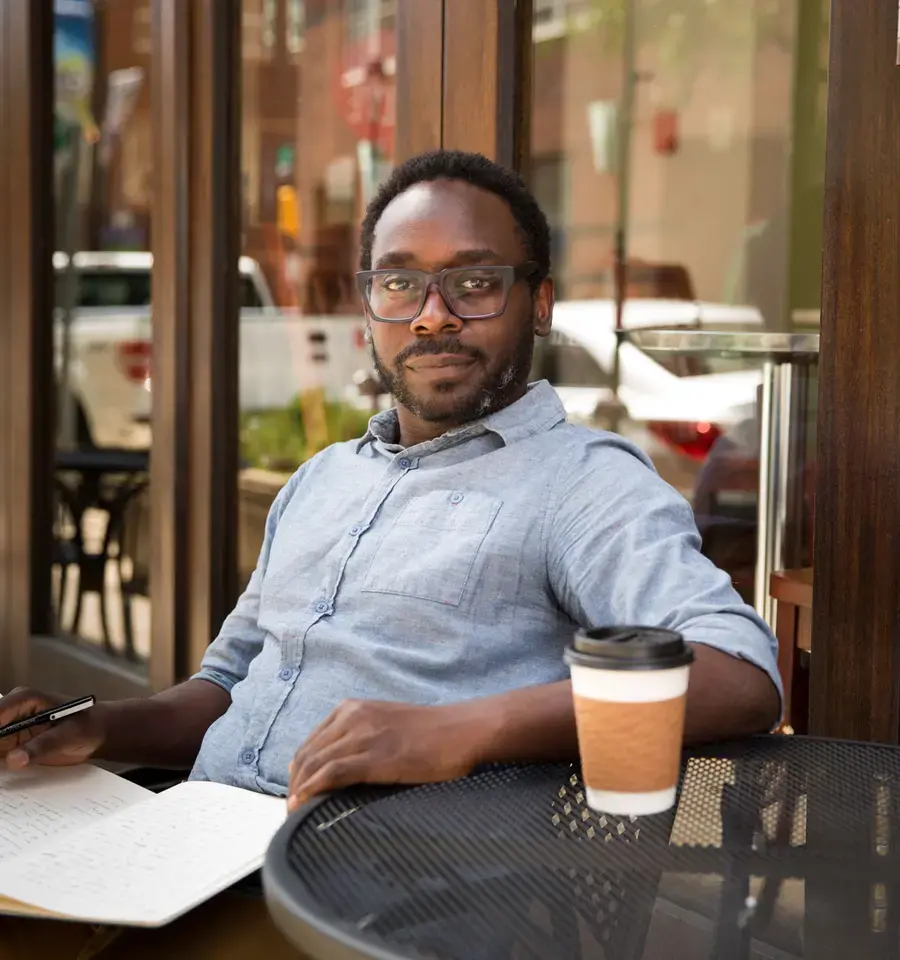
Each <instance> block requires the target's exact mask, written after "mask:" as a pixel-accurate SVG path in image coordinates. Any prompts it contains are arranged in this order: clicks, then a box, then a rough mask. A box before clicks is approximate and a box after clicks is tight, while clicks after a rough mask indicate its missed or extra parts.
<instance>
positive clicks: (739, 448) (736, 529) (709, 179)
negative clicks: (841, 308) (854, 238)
mask: <svg viewBox="0 0 900 960" xmlns="http://www.w3.org/2000/svg"><path fill="white" fill-rule="evenodd" d="M828 7H829V5H828V3H827V2H826V0H802V2H800V0H769V2H766V3H759V2H757V0H726V2H723V0H701V2H694V0H593V2H590V3H578V2H570V0H538V2H536V4H535V14H534V30H533V54H534V69H533V78H534V88H533V95H532V104H533V107H532V117H531V158H530V162H529V164H528V169H529V176H530V182H531V187H532V189H533V191H534V193H535V195H536V196H537V198H538V200H539V202H540V203H541V205H542V206H543V208H544V210H545V211H546V212H547V215H548V217H549V220H550V225H551V229H552V238H553V261H554V275H555V277H556V280H557V308H556V314H555V324H556V328H557V330H559V331H560V332H562V333H563V334H564V335H565V337H566V338H567V340H568V341H571V342H572V343H575V344H577V349H578V351H579V353H578V354H576V355H577V356H578V357H580V358H581V359H580V360H577V361H576V360H573V358H572V356H571V355H569V356H567V357H566V360H567V363H562V362H560V361H561V357H562V355H561V354H560V348H559V347H558V346H557V345H555V344H553V343H552V342H551V343H550V344H547V345H544V347H543V348H542V349H541V350H540V351H539V354H538V364H537V372H539V373H541V375H544V376H547V377H548V378H549V379H551V382H553V383H555V384H556V385H557V386H558V388H559V392H560V394H561V396H562V398H563V401H564V403H565V404H566V406H567V409H568V410H569V414H570V417H572V418H577V419H580V420H585V419H587V420H588V421H589V422H591V423H593V424H594V425H596V426H598V427H604V428H612V429H616V430H618V431H619V432H621V433H622V434H623V435H625V436H626V437H628V438H629V439H631V440H633V441H634V442H635V443H636V444H638V446H640V447H641V448H642V449H644V450H645V451H646V452H647V453H649V454H650V456H651V457H652V459H653V460H654V463H655V464H656V466H657V469H658V470H659V471H660V473H661V474H662V476H663V477H664V479H666V480H667V481H669V482H670V483H672V484H673V485H674V486H675V487H676V488H677V489H678V490H680V491H681V492H682V493H683V494H684V495H685V497H687V498H688V499H689V500H690V501H691V502H692V503H693V505H694V507H695V513H696V516H697V520H698V525H699V526H700V529H701V533H702V534H703V537H704V550H705V551H706V552H707V553H708V554H709V555H710V557H711V558H712V559H713V560H714V561H715V562H717V563H718V564H720V565H721V566H722V567H723V568H724V569H726V570H727V571H728V572H729V573H730V574H731V575H732V579H733V580H734V582H735V584H736V586H737V587H738V589H739V590H740V592H741V593H742V594H743V595H744V596H745V597H746V598H747V599H748V600H750V601H755V600H756V601H758V599H759V596H758V589H756V587H755V583H756V578H757V556H756V551H757V536H758V534H759V523H758V517H757V502H758V499H759V497H758V493H759V484H760V472H759V465H760V434H761V427H760V409H759V405H758V400H759V397H760V396H761V391H762V385H763V369H762V364H761V362H760V361H759V360H754V359H752V358H747V357H746V356H741V355H739V354H735V353H733V352H729V351H707V352H703V353H691V352H681V353H662V352H659V351H649V352H648V351H647V350H644V349H642V348H641V347H640V346H636V345H635V344H634V343H631V342H629V340H628V331H634V330H638V329H641V328H647V327H653V328H664V329H665V328H676V329H698V328H699V329H731V330H737V329H750V330H756V331H763V330H766V329H775V330H787V329H791V328H798V329H815V327H816V325H817V323H818V308H819V273H820V266H821V224H822V183H823V174H824V153H825V152H824V130H825V84H826V69H827V38H828ZM620 263H621V264H622V265H623V266H624V267H625V268H626V269H625V270H623V271H622V273H620V274H619V276H624V277H625V278H626V280H625V284H624V286H622V287H621V289H619V288H618V286H617V265H618V264H620ZM619 298H621V302H622V307H621V319H622V324H623V328H624V330H625V335H624V337H622V338H621V341H622V342H621V346H620V347H618V348H617V343H618V342H619V338H617V336H616V323H617V318H618V301H619ZM567 349H568V350H569V351H571V350H572V348H571V347H569V348H567ZM585 354H588V355H589V356H590V360H591V363H592V365H593V369H594V373H595V376H594V377H593V382H591V383H590V389H592V390H593V395H592V396H591V397H588V394H587V392H586V391H587V390H588V388H589V385H588V381H589V380H590V377H589V375H588V372H587V368H586V366H585V364H584V363H583V362H582V361H583V359H584V355H585ZM617 355H618V362H616V357H617ZM596 370H599V371H600V372H601V373H602V377H600V376H596ZM616 375H618V380H616ZM815 379H816V376H815V368H814V367H813V369H812V371H811V372H810V373H809V375H808V376H807V375H806V373H803V374H802V375H801V374H798V376H797V377H796V378H795V380H794V387H793V395H792V401H791V405H790V409H788V408H785V411H784V422H783V423H782V424H781V426H780V429H784V428H785V427H788V426H789V428H790V430H791V435H792V437H794V438H796V443H793V445H792V447H791V449H792V451H793V452H792V460H791V461H790V463H788V464H787V466H786V470H787V472H788V475H789V480H788V487H789V489H790V490H791V491H792V494H791V503H792V506H791V518H790V519H789V520H788V524H787V527H786V531H785V535H784V543H785V548H784V551H783V552H782V559H783V560H784V562H786V563H787V562H789V563H790V564H792V565H796V566H804V565H808V564H809V563H811V536H810V531H811V529H812V519H811V518H812V490H813V484H812V482H811V480H810V477H811V476H812V473H813V472H814V463H813V462H812V457H813V455H814V449H815V443H814V437H815V394H814V389H815ZM575 380H579V381H582V382H580V383H578V384H577V386H579V387H580V388H581V389H579V390H577V391H575V390H573V389H571V388H572V387H573V386H575V385H576V384H575V383H574V381H575ZM610 392H614V395H615V394H617V395H618V401H617V402H615V403H609V402H607V401H608V399H609V394H610ZM595 401H596V402H595Z"/></svg>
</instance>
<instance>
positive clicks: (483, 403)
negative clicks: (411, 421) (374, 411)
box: [370, 319, 534, 427]
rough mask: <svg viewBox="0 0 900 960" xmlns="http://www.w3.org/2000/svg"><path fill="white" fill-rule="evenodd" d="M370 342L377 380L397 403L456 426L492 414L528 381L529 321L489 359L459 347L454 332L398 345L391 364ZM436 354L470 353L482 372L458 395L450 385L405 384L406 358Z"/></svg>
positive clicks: (421, 416)
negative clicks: (420, 386)
mask: <svg viewBox="0 0 900 960" xmlns="http://www.w3.org/2000/svg"><path fill="white" fill-rule="evenodd" d="M370 347H371V350H372V362H373V364H374V366H375V372H376V373H377V375H378V379H379V380H380V381H381V385H382V387H383V388H384V390H385V391H387V392H388V393H390V394H391V396H392V397H393V398H394V400H395V401H396V402H397V403H398V404H400V405H401V406H403V407H405V408H406V409H407V410H409V412H410V413H412V414H413V415H414V416H416V417H418V418H419V419H420V420H424V421H426V422H428V423H441V424H446V425H447V426H448V427H456V426H462V425H463V424H465V423H471V422H472V421H474V420H480V419H481V418H482V417H486V416H489V415H490V414H492V413H496V411H498V410H502V409H503V407H506V406H508V405H509V404H510V403H511V402H512V401H513V400H516V399H518V397H519V396H520V395H521V393H522V389H523V388H524V387H525V385H526V384H527V383H528V374H529V372H530V370H531V364H532V360H533V357H534V320H533V319H529V321H528V323H526V324H524V325H523V329H522V334H521V336H520V337H519V339H518V341H517V342H516V343H515V344H514V345H513V347H512V349H511V350H510V351H509V352H508V353H507V354H505V355H504V356H502V357H496V358H495V359H494V360H491V358H490V357H488V356H487V354H486V353H485V352H484V351H483V350H479V349H478V348H477V347H470V346H464V345H463V344H462V343H461V341H460V339H459V337H457V336H447V337H440V338H438V339H436V340H419V341H416V342H415V343H412V344H410V345H409V346H408V347H406V348H405V349H404V350H401V351H400V353H398V354H397V356H396V357H394V361H393V363H392V364H391V365H390V367H389V366H388V365H387V364H386V363H385V362H384V361H383V360H382V359H381V357H380V356H379V355H378V351H377V350H376V349H375V344H374V343H370ZM439 353H461V354H465V355H466V356H468V357H471V358H472V359H473V360H474V361H475V364H476V367H478V368H480V369H481V371H482V375H481V377H480V382H475V383H473V384H472V385H471V386H469V387H467V388H466V389H465V392H464V393H462V394H461V395H457V396H450V394H451V392H452V391H453V390H454V389H455V385H454V384H441V383H436V384H434V387H433V391H432V393H431V394H430V395H429V394H425V393H423V391H416V390H414V389H413V388H412V387H410V385H409V381H408V380H407V375H406V363H407V361H408V360H411V359H412V358H413V357H423V356H429V355H435V354H439ZM442 394H444V396H441V395H442Z"/></svg>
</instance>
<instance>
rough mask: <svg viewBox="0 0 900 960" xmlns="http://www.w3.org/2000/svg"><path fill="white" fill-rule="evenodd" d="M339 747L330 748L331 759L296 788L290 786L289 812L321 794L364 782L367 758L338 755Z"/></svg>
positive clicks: (325, 760) (367, 764) (325, 761)
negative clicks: (331, 752) (332, 754)
mask: <svg viewBox="0 0 900 960" xmlns="http://www.w3.org/2000/svg"><path fill="white" fill-rule="evenodd" d="M340 747H341V744H340V743H338V744H335V745H334V746H333V747H332V751H333V753H334V756H333V757H331V758H330V759H324V760H323V762H322V763H321V765H316V767H315V769H314V771H313V772H311V775H310V776H309V777H308V778H305V779H303V780H302V782H298V783H297V784H296V786H294V785H293V784H292V786H291V793H290V794H289V796H288V811H289V812H293V811H294V810H297V809H299V808H300V807H301V806H302V805H303V804H304V803H306V802H307V801H308V800H311V799H312V798H313V797H318V796H320V795H321V794H323V793H329V792H330V791H332V790H339V789H340V788H341V787H349V786H352V785H353V784H356V783H365V782H366V771H367V770H368V769H369V763H368V758H367V756H366V755H365V754H353V755H351V756H344V755H341V753H340Z"/></svg>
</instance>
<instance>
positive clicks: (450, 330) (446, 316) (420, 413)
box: [369, 180, 553, 427]
mask: <svg viewBox="0 0 900 960" xmlns="http://www.w3.org/2000/svg"><path fill="white" fill-rule="evenodd" d="M527 259H528V256H527V253H526V250H525V247H524V245H523V243H522V241H521V239H520V236H519V232H518V230H517V227H516V222H515V220H514V218H513V215H512V212H511V211H510V209H509V207H508V206H507V205H506V203H505V201H503V200H502V199H501V198H500V197H498V196H496V195H495V194H493V193H490V192H488V191H485V190H481V189H479V188H478V187H473V186H471V185H470V184H467V183H464V182H463V181H459V180H437V181H433V182H431V183H422V184H417V185H416V186H414V187H412V188H411V189H409V190H407V191H406V192H405V193H402V194H401V195H400V196H399V197H397V198H396V199H395V200H393V201H392V202H391V203H390V204H389V205H388V207H387V209H386V210H385V211H384V213H383V214H382V216H381V219H380V220H379V221H378V226H377V227H376V230H375V236H374V242H373V247H372V269H374V270H381V269H387V268H404V269H414V270H424V271H426V272H427V273H438V272H439V271H441V270H445V269H447V268H451V267H469V266H484V265H492V266H494V265H496V266H518V265H519V264H522V263H524V262H526V261H527ZM552 302H553V287H552V282H551V281H549V280H548V281H546V282H545V283H544V284H542V286H541V288H540V290H539V291H538V292H537V293H536V294H532V291H531V289H530V287H529V285H528V281H527V280H519V281H517V282H516V283H514V284H513V286H512V288H511V289H510V291H509V300H508V302H507V305H506V309H505V310H504V311H503V313H502V314H500V315H499V316H497V317H492V318H490V319H487V320H461V319H459V318H458V317H455V316H454V315H453V314H452V313H450V311H449V310H448V308H447V305H446V304H445V303H444V300H443V298H442V297H441V294H440V292H439V291H438V289H437V288H436V287H432V288H431V289H430V290H429V292H428V296H427V299H426V301H425V305H424V306H423V308H422V312H421V314H420V315H419V316H418V317H416V318H415V319H414V320H412V321H410V322H409V323H406V322H404V323H383V322H380V321H378V320H376V319H374V318H373V317H369V323H370V326H371V329H372V356H373V359H374V362H375V368H376V370H377V371H378V375H379V377H380V378H381V380H382V383H383V384H384V387H385V389H387V390H389V391H390V393H391V394H392V395H393V397H394V399H395V400H396V401H397V403H398V404H400V405H401V406H403V407H405V408H406V409H407V411H409V413H411V414H412V415H413V416H414V417H416V418H418V419H419V420H422V421H425V422H428V423H432V424H443V425H445V426H447V427H452V426H459V425H461V424H463V423H468V422H469V421H471V420H477V419H479V418H480V417H483V416H486V415H487V414H489V413H492V412H494V411H495V410H499V409H501V408H502V407H504V406H506V405H507V404H509V403H511V402H513V401H514V400H517V399H518V398H519V397H520V396H521V395H522V393H523V392H524V390H525V386H526V383H527V380H528V372H529V370H530V368H531V361H532V353H533V348H534V336H535V334H537V335H538V336H546V335H547V333H548V332H549V330H550V319H551V312H552Z"/></svg>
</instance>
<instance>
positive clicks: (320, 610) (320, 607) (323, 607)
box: [316, 600, 328, 613]
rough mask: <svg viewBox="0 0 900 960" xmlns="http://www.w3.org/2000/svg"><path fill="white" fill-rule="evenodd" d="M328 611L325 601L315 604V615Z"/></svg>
mask: <svg viewBox="0 0 900 960" xmlns="http://www.w3.org/2000/svg"><path fill="white" fill-rule="evenodd" d="M327 609H328V604H327V602H326V601H325V600H320V601H319V602H318V603H317V604H316V613H324V612H325V611H326V610H327Z"/></svg>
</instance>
